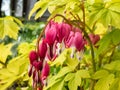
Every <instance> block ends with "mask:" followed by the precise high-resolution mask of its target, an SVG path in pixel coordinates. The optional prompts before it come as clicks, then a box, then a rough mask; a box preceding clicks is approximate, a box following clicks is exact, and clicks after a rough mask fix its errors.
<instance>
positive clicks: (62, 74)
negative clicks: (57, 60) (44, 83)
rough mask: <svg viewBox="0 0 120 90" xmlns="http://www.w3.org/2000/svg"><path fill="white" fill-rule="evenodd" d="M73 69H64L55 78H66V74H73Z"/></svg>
mask: <svg viewBox="0 0 120 90" xmlns="http://www.w3.org/2000/svg"><path fill="white" fill-rule="evenodd" d="M71 71H72V69H71V68H69V67H63V68H62V69H61V70H60V71H59V72H58V74H57V76H56V77H55V78H56V79H58V78H61V77H62V76H64V75H65V74H67V73H69V72H71Z"/></svg>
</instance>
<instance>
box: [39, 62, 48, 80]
mask: <svg viewBox="0 0 120 90" xmlns="http://www.w3.org/2000/svg"><path fill="white" fill-rule="evenodd" d="M49 73H50V66H49V65H48V63H47V62H45V65H44V67H43V69H42V72H41V80H42V81H43V82H44V80H45V79H46V78H47V76H48V75H49Z"/></svg>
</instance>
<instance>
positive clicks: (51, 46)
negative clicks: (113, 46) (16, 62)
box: [29, 21, 99, 89]
mask: <svg viewBox="0 0 120 90" xmlns="http://www.w3.org/2000/svg"><path fill="white" fill-rule="evenodd" d="M89 37H90V40H91V41H92V43H93V44H96V43H97V41H98V40H99V36H96V35H94V34H91V35H89ZM85 44H86V40H85V39H84V36H83V33H82V31H81V30H80V29H79V28H76V27H74V26H72V25H69V24H67V23H64V22H62V23H57V22H54V21H50V22H49V24H48V25H47V26H46V28H45V35H44V37H43V38H42V40H41V42H40V43H39V47H38V50H37V51H31V52H30V54H29V59H30V70H29V76H31V75H32V76H33V87H36V86H38V85H39V88H41V89H42V87H43V85H46V84H47V83H46V82H45V81H46V79H47V76H48V75H49V72H50V67H49V65H48V63H47V60H50V61H54V60H55V58H56V57H57V56H58V55H59V54H60V53H61V52H62V51H63V50H64V49H65V48H70V47H73V48H75V51H76V52H80V51H83V50H84V46H85Z"/></svg>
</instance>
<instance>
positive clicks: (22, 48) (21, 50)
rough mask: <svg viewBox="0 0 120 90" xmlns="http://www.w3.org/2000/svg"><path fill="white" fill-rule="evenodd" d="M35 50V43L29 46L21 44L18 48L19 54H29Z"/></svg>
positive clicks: (25, 43)
mask: <svg viewBox="0 0 120 90" xmlns="http://www.w3.org/2000/svg"><path fill="white" fill-rule="evenodd" d="M34 49H35V45H34V43H31V44H29V43H27V42H24V43H21V44H20V45H19V46H18V48H17V50H18V53H19V54H29V52H30V51H31V50H34Z"/></svg>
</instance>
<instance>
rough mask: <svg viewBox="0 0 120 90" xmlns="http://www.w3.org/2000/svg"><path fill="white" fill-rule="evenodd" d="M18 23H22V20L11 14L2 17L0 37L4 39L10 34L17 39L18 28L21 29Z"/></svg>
mask: <svg viewBox="0 0 120 90" xmlns="http://www.w3.org/2000/svg"><path fill="white" fill-rule="evenodd" d="M18 23H20V21H18V20H17V19H16V18H13V17H11V16H7V17H4V18H0V38H2V39H3V38H4V37H5V36H6V35H8V36H9V37H11V38H13V39H17V36H18V30H19V29H20V27H19V26H18Z"/></svg>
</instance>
